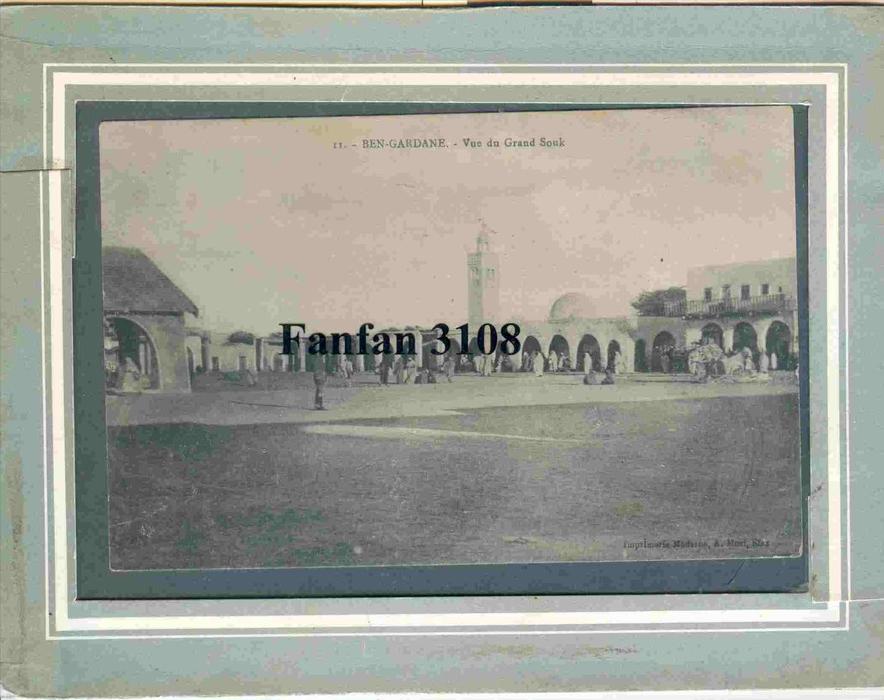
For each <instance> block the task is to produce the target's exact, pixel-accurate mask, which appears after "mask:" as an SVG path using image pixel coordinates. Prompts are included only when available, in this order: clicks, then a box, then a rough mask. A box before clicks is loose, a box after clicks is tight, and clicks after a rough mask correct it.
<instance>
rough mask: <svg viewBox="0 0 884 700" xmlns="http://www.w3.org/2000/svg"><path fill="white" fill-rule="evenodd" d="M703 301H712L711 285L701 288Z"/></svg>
mask: <svg viewBox="0 0 884 700" xmlns="http://www.w3.org/2000/svg"><path fill="white" fill-rule="evenodd" d="M703 301H712V287H706V289H704V290H703Z"/></svg>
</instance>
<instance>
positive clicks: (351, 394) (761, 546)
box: [108, 377, 801, 569]
mask: <svg viewBox="0 0 884 700" xmlns="http://www.w3.org/2000/svg"><path fill="white" fill-rule="evenodd" d="M458 379H461V378H458ZM535 379H536V378H534V377H516V378H511V379H500V380H495V379H493V378H492V379H490V380H482V379H480V378H467V377H465V378H462V379H461V381H456V382H455V383H454V384H452V385H436V386H432V385H431V386H394V387H386V388H382V387H374V386H372V387H368V386H363V387H354V388H349V389H348V388H345V387H332V388H331V389H330V390H329V392H328V394H329V397H328V398H329V401H328V403H329V405H330V406H331V410H329V411H325V412H316V411H311V410H309V406H310V405H311V404H312V392H311V391H310V387H309V385H307V386H304V387H302V388H301V389H298V390H291V391H286V392H279V391H261V390H242V391H235V392H211V393H207V394H202V395H195V394H194V395H187V396H183V397H179V398H180V399H181V401H182V402H183V403H182V402H177V403H176V402H175V401H174V397H173V398H172V399H170V397H168V396H161V395H153V396H140V397H131V398H130V397H113V398H116V399H126V400H127V401H128V408H127V411H128V412H127V413H125V414H124V412H120V413H118V414H117V421H116V422H118V423H119V422H121V420H120V418H128V419H129V420H131V419H132V417H133V415H137V417H139V418H141V419H142V420H139V421H137V422H138V423H140V424H139V425H128V426H126V425H118V426H116V427H112V428H110V429H109V437H108V443H109V468H110V514H111V563H112V567H113V568H115V569H129V568H203V567H267V566H329V565H377V564H429V563H478V562H494V563H504V562H527V561H536V562H548V561H607V560H627V559H628V560H645V559H672V558H677V559H684V558H722V557H745V556H747V555H748V556H764V555H790V554H797V553H799V551H800V543H801V532H800V478H799V474H800V468H799V456H798V454H799V451H798V442H799V441H798V396H797V392H796V390H795V387H790V386H780V385H770V384H766V385H751V384H743V385H695V384H690V383H677V384H676V383H673V382H645V383H642V382H629V381H624V382H621V383H620V384H618V385H616V386H613V387H585V386H583V385H582V384H579V383H578V382H577V381H574V378H573V377H549V378H543V379H541V380H539V381H540V382H542V383H541V384H539V383H537V382H535V383H533V384H532V383H531V380H535ZM145 399H147V400H146V401H145ZM543 399H545V400H546V403H541V402H540V401H542V400H543ZM235 402H238V403H235ZM495 403H496V404H497V405H495ZM120 405H122V402H118V405H117V406H116V407H115V409H114V408H113V407H112V409H111V410H118V409H119V408H120ZM164 406H166V407H167V408H169V407H171V409H170V410H166V411H165V420H163V417H164V416H163V407H164ZM176 407H177V408H176ZM176 411H177V413H176ZM188 414H189V415H190V416H191V419H190V420H189V421H186V420H185V418H186V416H187V415H188Z"/></svg>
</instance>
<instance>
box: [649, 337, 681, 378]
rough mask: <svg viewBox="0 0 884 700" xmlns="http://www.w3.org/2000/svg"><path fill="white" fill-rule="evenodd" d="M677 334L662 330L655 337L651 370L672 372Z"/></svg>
mask: <svg viewBox="0 0 884 700" xmlns="http://www.w3.org/2000/svg"><path fill="white" fill-rule="evenodd" d="M675 348H676V343H675V336H674V335H672V333H670V332H669V331H660V332H659V333H657V335H656V336H655V337H654V344H653V346H652V348H651V371H652V372H664V373H669V372H672V353H673V352H674V351H675Z"/></svg>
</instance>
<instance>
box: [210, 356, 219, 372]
mask: <svg viewBox="0 0 884 700" xmlns="http://www.w3.org/2000/svg"><path fill="white" fill-rule="evenodd" d="M219 369H221V364H220V363H219V362H218V358H217V357H213V358H212V371H213V372H217V371H218V370H219Z"/></svg>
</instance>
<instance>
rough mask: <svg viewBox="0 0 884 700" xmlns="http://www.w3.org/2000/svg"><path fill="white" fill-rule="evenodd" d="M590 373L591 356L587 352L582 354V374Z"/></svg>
mask: <svg viewBox="0 0 884 700" xmlns="http://www.w3.org/2000/svg"><path fill="white" fill-rule="evenodd" d="M590 372H592V355H590V354H589V352H588V351H587V352H585V353H583V374H587V375H588V374H589V373H590Z"/></svg>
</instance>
